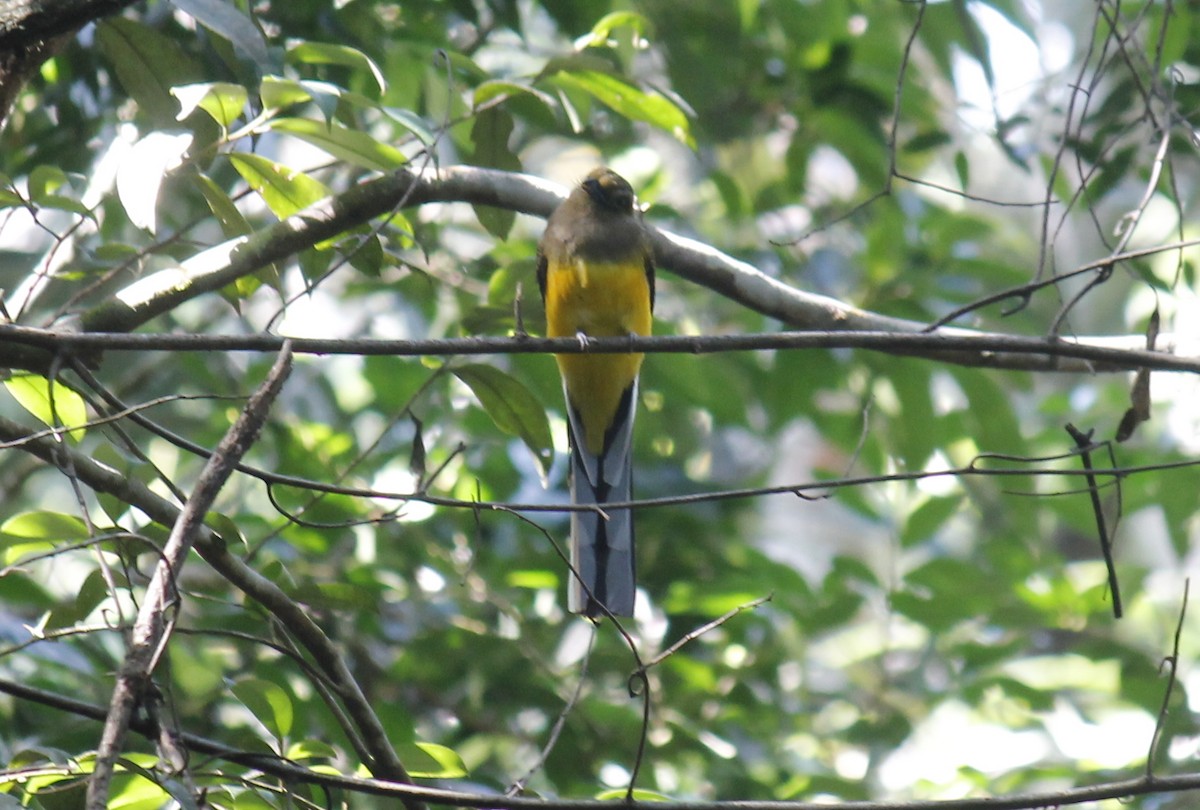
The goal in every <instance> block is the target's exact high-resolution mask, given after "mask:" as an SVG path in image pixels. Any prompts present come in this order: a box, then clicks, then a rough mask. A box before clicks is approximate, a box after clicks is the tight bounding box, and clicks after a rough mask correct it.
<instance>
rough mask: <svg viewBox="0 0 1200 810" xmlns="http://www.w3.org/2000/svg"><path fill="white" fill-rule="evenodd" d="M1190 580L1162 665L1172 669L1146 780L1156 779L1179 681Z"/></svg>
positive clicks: (1185, 582) (1184, 582)
mask: <svg viewBox="0 0 1200 810" xmlns="http://www.w3.org/2000/svg"><path fill="white" fill-rule="evenodd" d="M1191 585H1192V581H1191V579H1190V578H1188V579H1184V581H1183V601H1182V602H1181V603H1180V605H1179V621H1178V622H1176V623H1175V643H1174V645H1172V647H1171V654H1170V655H1169V656H1167V657H1166V658H1165V659H1163V662H1162V665H1163V666H1166V667H1170V668H1171V672H1170V674H1169V675H1168V677H1167V688H1166V691H1164V692H1163V701H1162V706H1160V707H1159V709H1158V719H1157V720H1156V721H1155V723H1154V736H1153V737H1151V738H1150V750H1149V751H1147V752H1146V778H1147V779H1153V778H1154V760H1156V759H1157V758H1158V744H1159V742H1160V741H1161V740H1162V734H1163V727H1164V726H1165V725H1166V723H1167V714H1168V712H1169V711H1170V708H1171V694H1172V693H1173V692H1174V691H1175V681H1177V680H1178V679H1179V638H1180V636H1182V635H1183V619H1184V617H1185V616H1187V605H1188V590H1189V589H1190V588H1191ZM1160 671H1161V670H1160Z"/></svg>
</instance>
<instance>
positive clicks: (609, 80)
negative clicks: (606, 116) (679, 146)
mask: <svg viewBox="0 0 1200 810" xmlns="http://www.w3.org/2000/svg"><path fill="white" fill-rule="evenodd" d="M554 81H555V82H556V83H558V84H560V85H563V86H566V87H571V88H574V89H576V90H582V91H583V92H585V93H587V94H589V95H591V96H592V97H593V98H595V99H596V100H597V101H599V102H600V103H602V104H604V105H605V106H607V107H610V108H612V109H613V111H615V112H617V113H619V114H620V115H623V116H625V117H626V118H629V119H630V120H633V121H645V122H646V123H648V124H653V125H654V126H656V127H658V128H659V129H662V130H664V131H666V132H668V133H670V134H671V135H673V136H674V137H675V138H677V139H679V140H680V141H683V142H684V143H686V144H688V145H689V146H690V145H694V142H693V140H692V136H691V132H690V128H689V124H688V119H687V116H686V115H685V114H684V112H683V110H681V109H680V108H679V107H678V106H677V105H676V104H675V103H674V102H672V101H670V100H669V99H667V98H666V97H665V96H662V95H660V94H658V93H654V92H646V91H644V90H642V89H640V88H638V87H635V86H634V85H632V84H630V83H628V82H626V81H623V80H622V79H619V78H617V77H616V76H612V75H610V74H607V73H600V72H599V71H595V70H579V71H561V72H559V73H558V74H556V75H555V76H554Z"/></svg>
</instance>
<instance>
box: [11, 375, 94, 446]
mask: <svg viewBox="0 0 1200 810" xmlns="http://www.w3.org/2000/svg"><path fill="white" fill-rule="evenodd" d="M4 387H5V388H6V389H8V393H10V394H12V397H13V399H15V400H16V401H17V402H18V403H19V404H20V405H21V407H22V408H24V409H25V410H26V411H28V412H29V413H30V414H31V415H32V416H33V417H35V418H36V419H38V420H39V421H41V422H42V423H43V424H46V425H49V426H51V427H60V426H61V427H66V428H70V429H71V430H70V432H69V434H68V435H70V436H71V437H72V438H74V439H76V440H79V439H81V438H83V433H84V429H83V427H81V426H82V425H84V424H86V423H87V421H88V415H87V405H86V404H85V403H84V401H83V397H81V396H80V395H79V394H77V393H75V392H74V391H72V390H71V389H70V388H68V387H67V386H65V385H63V384H62V383H53V384H52V383H51V382H50V381H49V380H47V379H46V378H45V377H42V376H40V375H37V374H18V375H16V376H13V377H9V378H8V379H7V380H5V381H4Z"/></svg>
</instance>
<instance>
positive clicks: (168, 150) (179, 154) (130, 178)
mask: <svg viewBox="0 0 1200 810" xmlns="http://www.w3.org/2000/svg"><path fill="white" fill-rule="evenodd" d="M191 145H192V134H191V133H190V132H175V133H170V132H158V131H155V132H151V133H150V134H149V135H147V136H146V137H144V138H142V139H140V140H139V141H138V142H137V143H135V144H134V145H133V148H132V149H131V150H130V153H129V155H128V157H127V158H126V159H125V160H122V161H121V165H120V167H118V169H117V196H118V197H119V198H120V200H121V205H123V206H124V207H125V213H126V214H128V216H129V221H130V222H132V223H133V224H134V225H136V226H137V227H139V228H143V229H145V230H147V231H150V232H151V233H155V232H156V231H157V230H158V197H159V192H160V191H161V190H162V184H163V181H164V180H165V179H166V178H167V175H168V174H170V172H171V171H172V170H174V169H176V168H178V167H179V165H180V163H182V161H183V158H184V155H186V154H187V151H188V149H189V148H190V147H191Z"/></svg>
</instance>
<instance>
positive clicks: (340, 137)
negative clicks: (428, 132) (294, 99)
mask: <svg viewBox="0 0 1200 810" xmlns="http://www.w3.org/2000/svg"><path fill="white" fill-rule="evenodd" d="M270 126H271V129H273V130H274V131H276V132H286V133H287V134H289V135H295V136H296V137H297V138H300V139H301V140H304V141H307V142H308V143H311V144H312V145H313V146H316V147H317V148H318V149H323V150H324V151H326V152H328V153H329V154H331V155H333V156H334V157H337V158H341V159H342V160H345V161H348V162H350V163H353V164H355V165H356V166H361V167H363V168H364V169H372V170H374V171H380V172H385V171H390V170H392V169H397V168H399V167H400V166H403V165H404V164H405V162H406V160H405V158H404V155H403V154H402V153H401V152H400V150H398V149H396V148H395V147H394V146H391V145H389V144H385V143H380V142H379V141H377V140H375V139H374V138H372V137H371V136H370V135H368V134H367V133H365V132H362V131H359V130H354V129H348V128H346V127H344V126H341V125H340V124H328V125H326V124H321V123H319V122H317V121H312V120H310V119H307V118H279V119H276V120H274V121H272V122H271V125H270Z"/></svg>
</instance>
